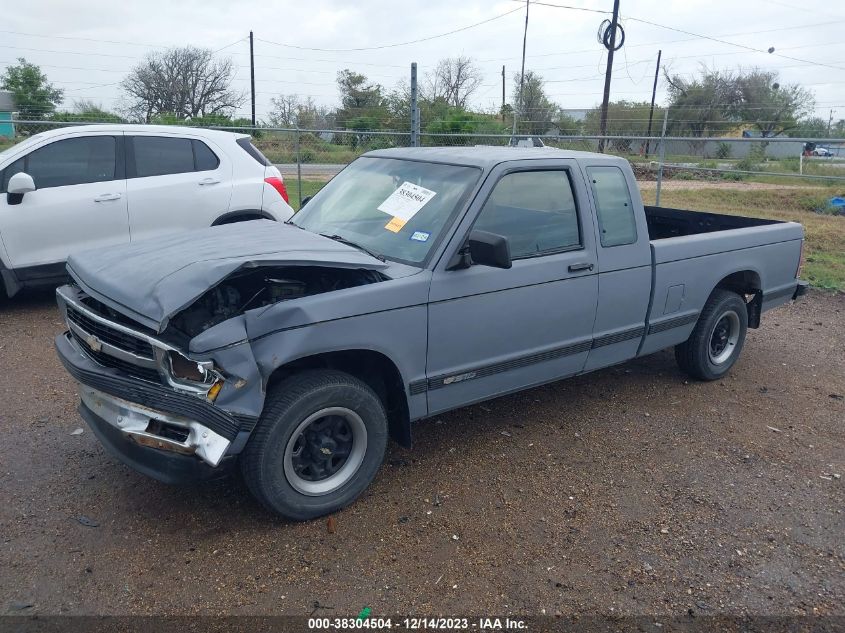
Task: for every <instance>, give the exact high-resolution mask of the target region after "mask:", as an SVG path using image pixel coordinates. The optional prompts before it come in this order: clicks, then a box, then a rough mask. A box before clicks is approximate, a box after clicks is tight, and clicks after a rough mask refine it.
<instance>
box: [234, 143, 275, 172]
mask: <svg viewBox="0 0 845 633" xmlns="http://www.w3.org/2000/svg"><path fill="white" fill-rule="evenodd" d="M235 142H236V143H237V144H238V145H239V146H240V148H241V149H242V150H243V151H245V152H246V153H247V154H249V155H250V156H252V157H253V158H254V159H255V160H256V161H257V162H258V163H261V164H262V165H264V166H265V167H269V166H270V165H272V164H273V163H271V162H270V161H269V160H267V157H266V156H265V155H264V154H262V153H261V150H259V149H258V148H257V147H256V146H255V145H253V144H252V142H251V141H250V140H249V137H248V136H244V137H243V138H239V139H238V140H237V141H235Z"/></svg>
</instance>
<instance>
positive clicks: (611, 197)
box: [587, 167, 637, 247]
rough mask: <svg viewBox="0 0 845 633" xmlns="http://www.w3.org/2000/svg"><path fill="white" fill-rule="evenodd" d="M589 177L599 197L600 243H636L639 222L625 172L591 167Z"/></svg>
mask: <svg viewBox="0 0 845 633" xmlns="http://www.w3.org/2000/svg"><path fill="white" fill-rule="evenodd" d="M587 176H588V178H589V179H590V186H591V187H592V188H593V197H594V198H595V200H596V213H597V214H598V220H599V230H600V231H601V245H602V246H606V247H607V246H621V245H623V244H633V243H634V242H636V241H637V223H636V219H635V218H634V205H633V204H631V194H630V192H629V191H628V181H627V180H626V179H625V174H624V173H623V172H622V170H621V169H619V168H618V167H588V168H587Z"/></svg>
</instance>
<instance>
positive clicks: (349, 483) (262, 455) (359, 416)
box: [240, 370, 387, 521]
mask: <svg viewBox="0 0 845 633" xmlns="http://www.w3.org/2000/svg"><path fill="white" fill-rule="evenodd" d="M386 445H387V416H386V414H385V411H384V406H383V405H382V402H381V400H380V399H379V397H378V396H377V395H376V394H375V393H374V392H373V390H372V389H370V387H369V386H367V385H366V384H365V383H364V382H362V381H360V380H358V379H357V378H354V377H353V376H350V375H348V374H345V373H342V372H339V371H330V370H317V371H306V372H303V373H301V374H296V375H294V376H291V377H290V378H287V379H285V380H284V381H282V382H280V383H279V384H277V385H276V386H275V388H274V389H273V390H272V391H271V392H270V394H269V395H268V397H267V402H266V404H265V407H264V412H263V413H262V415H261V419H260V420H259V422H258V425H257V427H256V429H255V431H253V435H252V437H251V438H250V440H249V443H248V444H247V446H246V448H245V449H244V452H243V454H242V455H241V458H240V463H241V472H242V473H243V476H244V480H245V481H246V484H247V486H248V487H249V489H250V491H251V492H252V494H253V495H254V496H255V497H256V498H257V499H258V500H259V501H260V502H261V503H262V505H264V506H265V507H266V508H267V509H269V510H271V511H272V512H276V513H277V514H280V515H282V516H285V517H287V518H289V519H294V520H299V521H304V520H308V519H313V518H316V517H319V516H322V515H324V514H329V513H331V512H335V511H336V510H339V509H341V508H343V507H344V506H346V505H348V504H350V503H352V502H353V501H354V500H355V499H356V498H357V497H358V496H359V495H360V494H361V493H362V492H363V491H364V489H365V488H366V487H367V486H368V485H369V484H370V482H371V481H372V480H373V478H374V477H375V474H376V472H377V471H378V469H379V466H380V465H381V462H382V459H383V458H384V451H385V447H386Z"/></svg>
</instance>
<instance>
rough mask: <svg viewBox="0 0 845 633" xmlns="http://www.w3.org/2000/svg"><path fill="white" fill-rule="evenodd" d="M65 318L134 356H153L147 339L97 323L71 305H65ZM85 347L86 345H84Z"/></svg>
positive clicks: (151, 347)
mask: <svg viewBox="0 0 845 633" xmlns="http://www.w3.org/2000/svg"><path fill="white" fill-rule="evenodd" d="M67 318H68V321H72V322H73V323H74V324H76V325H78V326H79V328H80V329H82V330H84V331H85V332H87V333H88V334H93V335H94V336H96V337H97V338H98V339H100V340H102V341H104V342H106V343H109V344H110V345H114V346H115V347H118V348H120V349H122V350H124V351H126V352H129V353H130V354H135V355H136V356H143V357H144V358H148V359H150V360H152V359H153V358H155V355H154V353H153V346H152V345H150V344H149V343H148V342H147V341H145V340H143V339H140V338H138V337H136V336H132V335H131V334H127V333H126V332H121V331H120V330H116V329H114V328H110V327H109V326H107V325H105V324H103V323H99V322H97V321H95V320H94V319H91V318H90V317H88V316H87V315H85V314H83V313H82V312H79V311H78V310H77V309H76V308H74V307H73V306H72V305H68V306H67ZM86 347H88V346H87V345H86Z"/></svg>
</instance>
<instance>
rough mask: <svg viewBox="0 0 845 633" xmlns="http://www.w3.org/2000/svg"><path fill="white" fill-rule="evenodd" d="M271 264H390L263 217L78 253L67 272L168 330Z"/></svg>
mask: <svg viewBox="0 0 845 633" xmlns="http://www.w3.org/2000/svg"><path fill="white" fill-rule="evenodd" d="M264 265H283V266H284V265H287V266H296V265H312V266H335V267H339V268H367V269H371V270H383V269H385V268H386V267H387V264H384V263H382V262H380V261H378V260H376V259H375V258H373V257H371V256H369V255H367V254H366V253H363V252H361V251H359V250H357V249H355V248H353V247H351V246H347V245H345V244H341V243H339V242H336V241H334V240H331V239H328V238H326V237H322V236H320V235H316V234H314V233H310V232H308V231H305V230H302V229H300V228H297V227H295V226H292V225H286V224H281V223H279V222H273V221H271V220H255V221H251V222H239V223H236V224H225V225H222V226H215V227H210V228H207V229H200V230H197V231H190V232H187V233H179V234H177V235H172V236H168V237H165V238H157V239H153V240H146V241H142V242H138V243H135V244H129V245H125V246H123V245H122V246H114V247H109V248H105V249H98V250H94V251H85V252H83V253H77V254H75V255H71V256H70V257H69V258H68V262H67V270H68V272H69V273H70V275H71V276H72V277H73V279H74V280H75V281H76V282H77V283H78V284H79V285H80V287H81V288H82V289H83V290H84V291H85V292H86V293H88V294H89V295H91V296H92V297H94V298H95V299H97V300H99V301H102V302H103V303H105V304H106V305H109V306H111V307H112V308H114V309H115V310H117V311H118V312H121V313H123V314H125V315H126V316H128V317H130V318H132V319H135V320H136V321H138V322H139V323H141V324H143V325H145V326H147V327H149V328H152V329H154V330H156V331H157V332H162V331H163V330H164V329H165V328H166V327H167V323H168V321H169V320H170V318H171V317H172V316H173V315H174V314H177V313H178V312H181V311H182V310H184V309H185V308H187V307H188V306H189V305H191V304H192V303H193V302H194V301H196V300H197V299H198V298H199V297H200V296H201V295H202V294H203V293H205V292H206V291H207V290H209V289H210V288H212V287H213V286H215V285H217V284H218V283H220V282H221V281H222V280H223V279H225V278H226V277H228V276H229V275H231V274H232V273H233V272H235V271H236V270H238V269H240V268H246V267H250V266H264Z"/></svg>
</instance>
